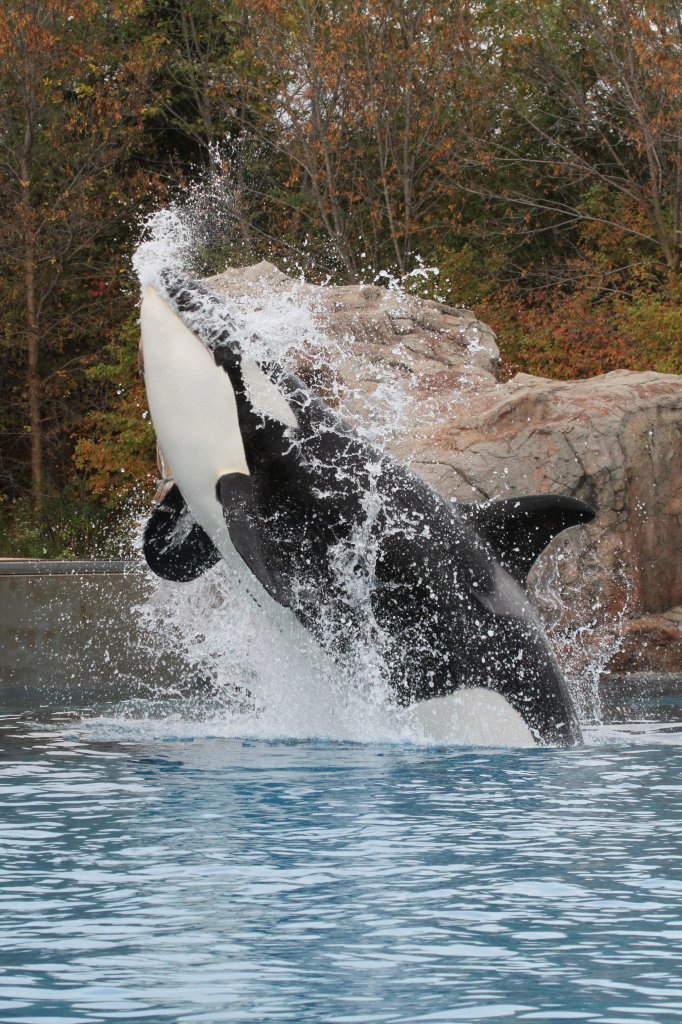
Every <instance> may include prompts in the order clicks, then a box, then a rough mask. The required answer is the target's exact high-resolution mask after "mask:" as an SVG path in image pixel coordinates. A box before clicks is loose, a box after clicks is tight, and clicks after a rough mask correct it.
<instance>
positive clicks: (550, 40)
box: [0, 0, 682, 557]
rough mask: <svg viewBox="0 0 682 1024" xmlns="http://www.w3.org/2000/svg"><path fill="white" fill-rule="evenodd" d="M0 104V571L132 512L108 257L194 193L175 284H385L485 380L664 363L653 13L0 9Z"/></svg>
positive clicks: (273, 2)
mask: <svg viewBox="0 0 682 1024" xmlns="http://www.w3.org/2000/svg"><path fill="white" fill-rule="evenodd" d="M0 89H1V93H0V96H1V99H2V102H1V103H0V201H1V207H0V209H1V215H0V216H1V219H0V310H1V318H0V321H1V322H0V555H14V556H19V555H32V556H39V557H40V556H44V555H49V556H61V557H68V556H69V555H73V554H95V553H100V554H104V553H113V552H116V551H117V550H118V549H119V548H118V545H119V543H120V536H121V535H122V529H123V530H125V524H126V523H127V518H126V517H127V515H128V514H130V515H133V514H134V512H135V509H139V507H140V506H141V505H143V504H144V503H145V502H148V501H149V498H150V495H151V493H152V487H153V477H154V443H153V434H152V430H151V426H150V424H149V421H148V419H147V418H145V416H144V412H145V399H144V393H143V389H142V386H141V383H140V381H139V379H138V376H137V340H138V339H137V298H138V295H137V282H136V279H135V277H134V274H133V272H132V268H131V255H132V252H133V250H134V248H135V246H136V244H137V242H138V241H139V238H140V231H141V224H142V221H143V219H144V216H145V214H147V213H148V212H150V211H152V210H155V209H158V208H159V207H160V206H162V205H164V204H165V203H168V202H170V201H172V200H175V199H177V197H178V195H180V194H182V193H183V191H186V190H187V189H188V188H189V189H191V186H192V183H195V182H197V181H202V180H206V178H207V177H208V178H210V182H211V184H210V193H211V194H212V195H213V196H214V197H216V212H215V215H211V216H210V219H211V222H212V231H211V233H210V235H207V238H206V245H205V246H204V249H203V250H202V252H201V253H200V265H199V266H197V268H196V269H197V270H198V271H201V272H208V271H210V272H216V271H219V270H221V269H223V268H224V266H225V265H226V264H227V263H231V264H235V265H240V264H241V265H243V264H247V263H252V262H254V261H256V260H259V259H263V258H267V259H269V260H272V261H273V262H275V263H277V264H278V265H279V266H280V267H281V268H282V269H284V270H289V271H291V270H292V268H298V269H299V271H302V272H304V273H305V275H306V277H307V278H308V279H310V280H313V281H323V280H331V281H334V282H337V283H349V282H355V281H359V280H364V281H370V280H373V279H374V278H375V277H376V275H377V274H379V273H380V272H385V273H387V274H390V275H391V276H392V277H397V278H401V279H402V280H403V283H404V286H405V287H406V288H408V289H410V290H413V291H417V292H419V293H421V294H427V295H433V294H435V295H438V296H439V297H442V298H444V299H445V300H446V301H447V302H449V303H451V304H452V305H465V306H469V307H473V308H474V309H475V311H476V313H477V315H478V316H479V317H480V318H481V319H482V320H484V321H486V322H488V323H490V324H491V326H492V327H493V328H494V329H495V331H497V333H498V335H499V343H500V347H501V350H502V354H503V358H504V370H505V373H507V374H510V373H512V372H515V371H517V370H525V371H527V372H531V373H536V374H540V375H543V376H550V377H559V378H569V377H584V376H589V375H592V374H596V373H601V372H605V371H608V370H611V369H614V368H616V367H626V368H630V369H653V370H659V371H663V372H672V373H680V372H682V340H681V339H682V312H681V307H680V297H681V295H682V283H681V276H680V260H681V256H682V3H680V2H679V0H647V2H641V3H638V2H635V0H533V3H532V4H529V3H528V2H527V0H519V2H517V0H478V2H465V0H461V2H458V0H453V2H447V3H443V0H438V2H430V0H288V2H287V0H249V2H246V3H237V2H232V0H126V2H125V3H121V4H120V5H119V4H117V3H116V2H112V0H21V3H17V0H0ZM421 268H435V270H429V271H428V272H426V273H415V271H419V270H420V269H421ZM436 270H437V271H438V273H436Z"/></svg>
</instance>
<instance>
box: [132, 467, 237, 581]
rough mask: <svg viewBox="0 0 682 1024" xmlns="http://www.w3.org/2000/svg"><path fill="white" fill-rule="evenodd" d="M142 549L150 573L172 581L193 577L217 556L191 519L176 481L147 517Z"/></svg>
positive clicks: (216, 551)
mask: <svg viewBox="0 0 682 1024" xmlns="http://www.w3.org/2000/svg"><path fill="white" fill-rule="evenodd" d="M142 550H143V552H144V557H145V559H146V560H147V565H148V566H149V568H150V569H151V570H152V572H155V573H156V575H157V576H161V577H162V579H164V580H173V581H174V582H175V583H187V582H188V581H189V580H195V579H197V577H198V576H201V574H202V573H204V572H206V570H207V569H210V568H211V566H213V565H215V563H216V562H217V561H218V559H219V558H220V552H219V551H218V549H217V548H216V546H215V545H214V543H213V541H212V540H211V538H210V537H209V536H208V534H207V533H206V532H205V530H204V529H203V528H202V527H201V526H199V524H198V523H197V522H195V521H194V519H193V518H192V515H191V513H190V511H189V509H188V507H187V504H186V502H185V499H184V498H183V496H182V494H181V493H180V488H179V487H178V485H177V484H173V486H172V487H171V489H170V490H169V492H168V494H166V496H165V497H164V499H163V501H161V502H159V504H158V505H157V506H156V508H155V509H154V510H153V512H152V514H151V515H150V517H149V519H148V520H147V523H146V525H145V528H144V534H143V539H142Z"/></svg>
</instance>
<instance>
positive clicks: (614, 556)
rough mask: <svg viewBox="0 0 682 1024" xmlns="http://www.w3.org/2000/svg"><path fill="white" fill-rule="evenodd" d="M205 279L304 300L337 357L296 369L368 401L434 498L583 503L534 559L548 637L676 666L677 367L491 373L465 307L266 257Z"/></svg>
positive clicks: (680, 555)
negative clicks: (290, 272)
mask: <svg viewBox="0 0 682 1024" xmlns="http://www.w3.org/2000/svg"><path fill="white" fill-rule="evenodd" d="M207 283H208V284H209V285H210V287H212V288H214V289H215V290H216V291H219V292H221V293H223V294H227V295H230V296H232V297H235V298H238V297H242V298H244V297H245V298H246V299H247V300H249V301H251V302H253V300H254V298H255V299H258V298H259V297H262V301H263V303H266V302H268V301H269V299H271V297H272V296H273V295H279V296H287V295H288V294H291V300H292V302H296V303H304V304H305V305H307V307H308V308H309V309H310V311H311V314H312V316H313V317H314V319H315V321H316V322H317V323H318V324H319V327H320V329H321V332H322V333H323V334H324V335H325V336H326V337H327V338H329V339H331V340H332V342H333V343H334V346H335V355H334V358H333V360H330V361H329V363H328V365H327V367H326V372H323V373H319V372H317V371H316V369H315V367H316V366H317V364H318V363H319V359H318V358H317V356H318V355H319V353H315V352H313V351H311V352H310V353H309V354H308V355H306V354H305V353H302V355H301V358H300V365H299V370H300V372H301V373H302V374H303V375H304V376H305V375H306V374H308V375H309V378H310V380H311V383H312V384H313V386H314V387H316V388H317V390H318V391H319V392H320V393H321V394H322V396H323V397H325V398H327V399H328V400H330V401H336V402H338V401H340V402H341V407H342V409H343V411H344V412H346V413H347V414H350V415H351V416H353V415H355V416H357V417H358V418H360V419H362V421H363V422H364V423H367V422H371V421H372V417H373V415H374V414H375V413H376V410H377V409H380V410H381V411H382V416H383V420H382V417H381V416H380V417H379V418H378V421H377V428H376V429H377V430H378V431H380V430H381V429H382V424H383V427H384V429H385V430H386V431H387V436H386V440H387V443H388V446H389V448H390V449H391V450H392V451H393V452H394V454H396V455H397V456H398V457H399V458H401V459H404V460H406V461H409V462H410V463H411V465H412V468H413V469H414V470H415V471H416V472H417V473H419V474H420V475H421V476H423V477H424V478H425V479H426V480H428V481H429V482H430V483H431V484H432V485H433V486H434V487H435V488H436V489H437V490H439V491H441V493H443V494H444V495H446V496H447V497H450V498H453V499H456V500H459V501H464V502H469V501H482V500H485V499H486V498H495V497H504V496H507V497H508V496H513V495H521V494H529V493H539V492H545V493H562V494H570V495H574V496H576V497H580V498H583V499H584V500H586V501H588V502H590V503H592V504H594V505H595V507H596V508H597V509H598V512H599V514H598V516H597V519H596V520H595V522H594V523H593V524H592V525H591V526H589V527H587V528H584V529H580V530H572V531H569V532H568V533H567V534H564V535H562V536H561V537H559V538H557V539H556V540H555V541H554V542H553V544H552V545H550V548H549V549H548V550H547V553H546V554H544V555H543V556H542V558H541V559H540V560H539V562H538V564H537V566H536V568H535V569H534V570H533V573H532V580H531V584H532V591H533V592H534V594H535V596H536V598H537V600H538V603H539V605H540V608H541V611H542V612H543V615H544V617H545V619H546V621H547V625H548V628H549V631H550V633H554V636H555V641H556V642H557V643H558V644H559V646H561V637H562V636H566V637H568V636H570V637H571V645H570V647H571V658H575V657H576V650H578V649H579V646H580V645H579V644H576V632H577V633H578V635H579V636H580V635H584V648H585V658H586V660H589V661H591V662H592V663H594V659H595V651H596V649H597V647H599V648H600V649H601V650H603V651H605V652H606V653H605V654H604V656H603V660H604V662H605V663H607V662H608V663H609V664H610V667H611V668H613V669H617V670H652V669H653V670H664V671H682V378H681V377H677V376H673V375H668V374H658V373H633V372H629V371H626V370H619V371H616V372H613V373H607V374H604V375H603V376H600V377H595V378H592V379H590V380H585V381H572V382H559V381H552V380H546V379H544V378H539V377H532V376H530V375H528V374H517V375H516V376H515V377H514V378H513V379H512V380H511V381H509V382H507V383H500V382H499V380H498V379H497V377H496V371H497V368H498V363H499V352H498V349H497V345H496V342H495V336H494V334H493V332H492V331H491V329H490V328H489V327H487V326H486V325H485V324H482V323H480V322H479V321H478V320H477V319H476V317H475V315H474V314H473V313H472V312H470V311H469V310H465V309H454V308H452V307H449V306H446V305H443V304H441V303H438V302H434V301H430V300H429V301H424V300H420V299H418V298H415V297H413V296H408V295H405V294H403V293H402V292H399V291H390V290H387V289H385V288H379V287H376V286H373V285H369V286H367V285H352V286H346V287H329V286H315V285H309V284H302V283H300V282H295V281H292V279H290V278H288V277H286V276H285V275H284V274H282V273H280V272H279V271H278V270H277V269H276V268H275V267H273V266H272V265H271V264H268V263H260V264H257V265H256V266H254V267H247V268H245V269H240V270H235V269H230V270H227V271H226V272H225V273H224V274H221V275H218V276H217V277H214V278H211V279H209V281H208V282H207ZM313 347H314V345H313ZM311 368H312V370H311ZM318 371H319V367H318ZM316 373H317V375H316ZM396 392H398V393H399V394H400V395H401V400H400V402H398V403H396ZM387 395H388V398H387ZM391 402H392V403H393V406H394V407H395V408H397V409H398V412H399V414H398V415H397V417H396V419H395V421H391V419H390V416H387V410H388V407H389V406H390V404H391ZM387 403H388V405H387ZM375 418H376V417H375Z"/></svg>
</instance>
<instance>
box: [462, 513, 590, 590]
mask: <svg viewBox="0 0 682 1024" xmlns="http://www.w3.org/2000/svg"><path fill="white" fill-rule="evenodd" d="M463 511H464V515H465V517H466V519H467V520H468V521H469V522H470V523H472V525H473V526H474V528H475V529H476V531H477V533H479V534H480V535H481V536H482V537H483V538H484V539H485V540H487V541H488V543H489V544H490V545H491V547H492V548H493V549H494V551H495V553H496V555H497V556H498V558H499V559H500V562H501V563H502V565H503V566H504V567H505V568H506V569H507V570H508V571H509V572H510V573H511V574H512V576H514V578H515V579H516V580H517V581H518V582H519V583H521V584H525V582H526V577H527V575H528V573H529V572H530V569H531V566H532V565H533V563H534V562H535V560H536V558H537V557H538V556H539V555H540V554H541V552H543V551H544V550H545V548H546V547H547V545H548V544H549V542H550V541H551V540H552V538H553V537H556V535H557V534H558V533H561V532H562V530H568V529H569V527H571V526H578V525H579V524H580V523H590V522H592V520H593V519H594V517H595V515H596V512H595V510H594V509H593V508H592V506H591V505H588V504H586V502H584V501H580V500H579V499H578V498H567V497H564V496H563V495H560V494H529V495H526V496H524V497H522V498H501V499H499V500H497V501H487V502H485V503H482V504H480V505H469V506H468V507H467V509H466V510H463Z"/></svg>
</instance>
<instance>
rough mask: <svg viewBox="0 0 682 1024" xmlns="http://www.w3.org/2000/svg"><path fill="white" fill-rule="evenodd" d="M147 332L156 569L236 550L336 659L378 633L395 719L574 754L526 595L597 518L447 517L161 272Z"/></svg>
mask: <svg viewBox="0 0 682 1024" xmlns="http://www.w3.org/2000/svg"><path fill="white" fill-rule="evenodd" d="M141 327H142V352H143V362H144V375H145V385H146V388H147V396H148V400H149V409H150V413H151V417H152V421H153V424H154V427H155V430H156V434H157V440H158V443H159V447H160V449H161V451H162V452H163V455H164V458H165V461H166V462H167V463H168V465H169V466H170V468H171V472H172V475H173V480H174V484H173V486H172V488H171V489H170V491H169V492H168V493H167V494H166V495H165V497H164V498H163V500H162V501H161V502H160V503H159V504H157V505H156V507H155V508H154V510H153V511H152V513H151V515H150V517H149V520H148V522H147V524H146V526H145V530H144V539H143V550H144V554H145V557H146V559H147V562H148V564H149V566H150V567H151V569H152V570H153V571H154V572H155V573H157V574H158V575H160V576H162V577H165V578H167V579H171V580H176V581H186V580H190V579H195V578H196V577H197V576H199V575H201V573H203V572H205V571H206V569H208V568H210V566H212V565H213V564H215V562H217V561H218V560H219V559H220V558H221V557H223V558H234V557H235V555H236V556H238V560H239V562H240V564H241V566H242V569H243V572H244V573H245V574H246V577H247V579H248V581H249V583H255V585H256V586H257V587H258V589H259V590H260V593H261V596H262V600H263V601H264V602H269V601H274V602H276V603H277V604H278V605H282V606H283V607H284V608H286V609H289V610H290V612H291V613H292V614H293V616H295V617H296V619H298V620H299V622H300V623H302V624H303V625H304V626H305V627H306V628H307V629H308V630H309V631H310V632H311V633H312V634H313V635H314V636H315V637H316V638H317V640H318V641H319V643H320V644H321V645H322V646H324V647H325V648H326V649H327V650H330V651H331V653H332V654H333V655H334V657H336V658H338V659H342V660H343V659H344V658H352V653H353V649H354V644H356V643H357V642H358V641H359V638H360V637H367V635H370V636H373V637H375V638H376V642H377V645H378V646H379V647H380V649H381V652H382V660H383V663H384V666H385V672H386V677H387V680H388V683H389V685H390V687H391V690H392V692H393V694H394V698H395V704H396V707H397V708H399V707H401V706H402V707H403V708H405V709H406V711H405V713H406V714H407V715H408V716H410V715H411V716H412V717H413V720H414V721H415V722H418V723H420V727H421V728H423V731H424V734H425V735H426V736H430V737H431V738H432V739H433V740H434V741H435V742H450V740H447V738H446V737H448V736H449V737H451V738H452V737H454V739H453V740H452V741H453V742H469V741H468V740H467V739H466V738H464V739H461V738H460V739H457V737H458V736H459V737H462V736H465V737H466V736H470V737H471V736H474V734H475V733H476V729H475V728H474V726H475V725H476V723H477V722H478V725H479V726H480V725H481V722H484V721H485V722H488V723H493V724H491V725H490V728H489V729H488V731H487V732H486V730H485V729H484V730H483V733H481V729H480V728H479V730H478V733H479V737H480V735H483V737H484V738H483V739H480V738H479V740H476V741H474V742H477V743H478V742H485V743H492V744H493V745H507V744H509V745H521V746H526V745H529V744H530V743H543V744H552V745H559V746H568V745H571V744H575V743H578V742H580V740H581V733H580V725H579V722H578V717H577V714H576V711H575V708H574V705H573V702H572V700H571V696H570V693H569V690H568V687H567V685H566V682H565V680H564V678H563V676H562V674H561V672H560V670H559V667H558V665H557V663H556V660H555V658H554V656H553V654H552V651H551V648H550V645H549V642H548V640H547V638H546V636H545V634H544V631H543V629H542V626H541V624H540V621H539V619H538V616H537V614H536V613H535V611H534V610H533V608H532V606H531V604H530V602H529V600H528V598H527V595H526V592H525V584H526V577H527V575H528V572H529V570H530V568H531V566H532V565H533V563H534V562H535V560H536V558H537V557H538V555H539V554H540V553H541V552H542V551H543V550H544V548H545V547H546V545H547V544H548V543H549V542H550V541H551V540H552V538H553V537H555V536H556V535H557V534H558V533H560V532H561V531H562V530H566V529H569V528H570V527H573V526H577V525H579V524H582V523H588V522H590V521H591V520H592V519H593V518H594V515H595V512H594V510H593V509H592V508H591V507H590V506H589V505H587V504H585V503H584V502H582V501H579V500H577V499H575V498H567V497H563V496H559V495H529V496H525V497H517V498H511V499H502V500H498V501H488V502H484V503H482V504H478V505H470V506H461V505H458V506H455V507H453V506H452V505H451V504H450V503H449V502H448V501H446V500H445V499H444V498H442V497H441V496H440V495H439V494H437V493H436V492H435V491H434V490H432V488H430V487H429V486H428V484H426V483H425V482H424V481H423V480H421V479H420V478H419V477H417V476H416V475H415V474H413V473H412V472H410V470H409V469H407V468H406V467H405V466H403V465H401V464H400V463H398V462H397V461H396V460H394V459H392V458H391V457H389V456H387V455H386V454H384V453H383V452H380V451H378V450H377V449H376V448H374V447H373V446H372V445H370V444H368V443H367V442H366V441H364V440H363V439H362V438H361V437H359V436H358V434H356V433H355V432H354V431H353V430H351V429H350V428H349V427H348V426H347V425H346V424H344V423H343V422H342V421H341V420H340V419H339V418H338V417H337V416H336V415H335V413H333V412H332V410H330V409H329V408H328V407H327V406H325V405H324V404H323V403H322V402H320V401H319V399H317V398H315V397H314V396H313V395H312V394H311V393H310V391H309V389H308V388H307V387H306V386H305V385H304V384H303V383H302V382H301V381H300V380H299V379H298V378H297V377H296V376H295V375H293V374H291V373H288V372H286V371H285V370H284V369H283V368H282V367H280V366H278V365H275V364H272V363H267V362H261V361H257V360H254V359H250V358H248V357H247V355H246V354H245V353H243V352H242V351H241V349H240V346H239V344H238V343H237V341H236V333H237V332H236V330H235V326H234V322H233V319H232V317H231V314H230V312H229V310H228V309H227V307H226V306H225V305H224V304H223V303H222V302H221V300H220V299H219V298H217V297H216V296H215V295H213V294H211V293H210V292H208V291H207V290H206V289H205V288H204V287H203V286H201V285H199V284H196V283H193V282H189V281H186V280H176V279H173V278H172V277H170V276H166V277H165V278H162V280H161V282H160V287H159V289H155V288H149V289H147V291H146V292H145V295H144V298H143V302H142V309H141ZM370 493H371V495H372V501H373V508H374V512H373V515H372V517H371V520H370V518H369V517H368V514H367V498H368V495H369V494H370ZM340 565H344V566H345V569H344V571H343V572H341V571H340V570H339V566H340ZM358 582H359V583H361V584H362V586H361V590H362V593H363V594H364V595H366V599H364V600H358V599H357V597H356V596H355V594H356V593H357V590H354V589H353V587H354V585H356V584H358ZM330 623H331V624H332V627H333V628H331V629H330V628H329V624H330ZM485 737H487V739H486V738H485Z"/></svg>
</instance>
